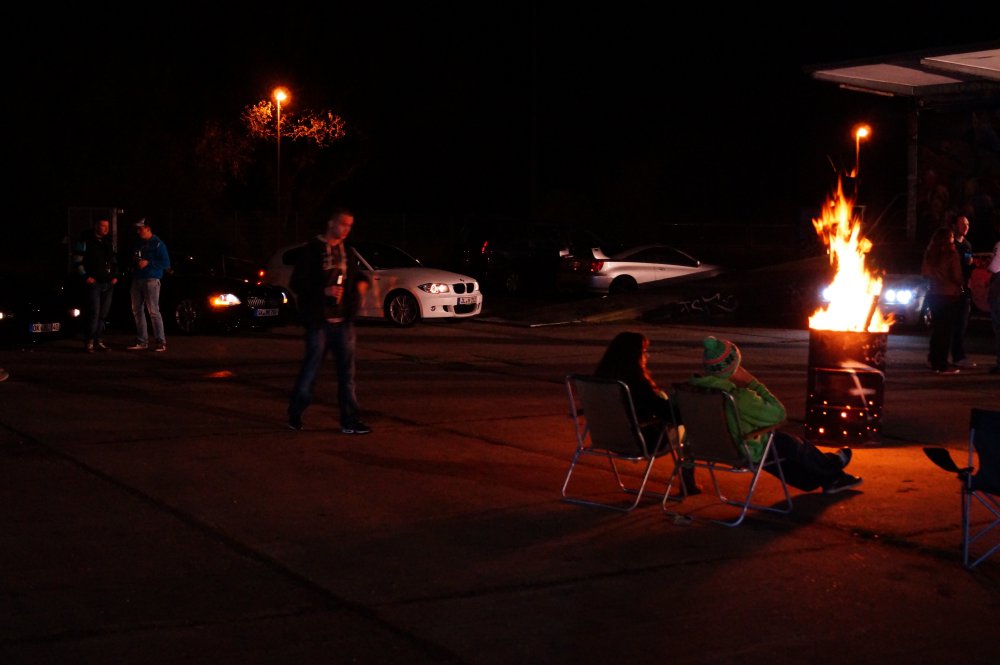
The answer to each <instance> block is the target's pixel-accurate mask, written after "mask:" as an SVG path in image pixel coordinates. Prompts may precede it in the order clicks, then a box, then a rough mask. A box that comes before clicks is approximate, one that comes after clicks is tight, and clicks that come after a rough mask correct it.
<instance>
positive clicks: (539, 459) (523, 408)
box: [0, 312, 1000, 665]
mask: <svg viewBox="0 0 1000 665" xmlns="http://www.w3.org/2000/svg"><path fill="white" fill-rule="evenodd" d="M531 318H532V317H531V315H530V314H529V313H528V312H525V313H524V316H523V317H521V320H519V321H517V324H516V325H512V324H511V323H509V322H500V321H496V322H491V321H489V320H487V319H484V320H482V321H468V322H463V323H459V324H447V325H422V326H416V327H414V328H411V329H395V328H391V327H388V326H384V325H375V324H372V325H367V324H366V325H364V326H362V327H361V329H360V330H359V335H358V338H359V354H360V357H359V368H358V369H359V391H360V397H361V400H362V405H363V406H364V407H365V409H366V421H367V422H369V424H371V425H372V426H373V427H374V432H373V433H372V434H370V435H368V436H365V437H348V436H343V435H341V434H339V432H338V428H337V416H336V408H335V397H334V393H333V390H334V382H333V380H332V377H331V376H330V372H329V371H328V372H326V374H325V376H324V377H323V378H322V379H321V384H320V385H319V387H318V393H317V395H318V397H319V401H318V402H317V403H316V404H315V405H314V406H313V408H311V409H310V410H309V411H308V412H307V414H306V419H305V420H306V429H305V430H304V431H302V432H291V431H289V430H287V429H286V428H285V423H284V409H285V404H286V399H287V396H288V391H289V389H290V387H291V384H292V381H293V379H294V374H295V372H296V370H297V363H298V359H299V354H300V352H301V342H300V340H299V338H298V331H297V330H296V329H294V328H281V329H278V330H275V331H273V332H271V333H269V334H248V335H235V336H231V337H222V336H199V337H186V338H181V337H172V338H171V339H170V340H169V348H170V350H169V351H168V352H167V353H165V354H152V353H145V354H133V353H129V352H126V351H123V350H121V349H122V347H124V346H125V345H126V344H127V343H129V342H130V341H131V339H130V338H129V337H127V336H125V335H120V336H117V337H115V338H113V339H112V342H113V343H114V345H115V346H116V347H117V348H116V349H115V350H113V351H112V352H110V353H107V354H95V355H87V354H84V353H82V351H81V348H80V345H79V344H78V343H77V342H75V341H65V342H58V343H54V344H51V345H46V346H44V347H40V348H38V349H36V350H33V351H29V352H22V351H16V350H10V349H5V350H0V366H2V367H5V368H7V369H8V370H10V371H11V378H10V379H8V380H7V381H6V382H4V383H3V384H0V456H2V458H3V463H2V464H0V515H2V521H0V523H2V524H3V525H4V528H3V535H2V536H0V538H2V545H3V546H2V547H0V598H2V599H3V602H0V662H3V663H5V664H6V663H11V664H14V663H70V662H73V663H125V662H142V663H176V662H190V663H202V662H205V663H207V662H212V663H241V664H242V663H285V662H296V663H329V662H337V663H339V662H356V663H386V662H400V663H402V662H405V663H476V664H480V663H481V664H498V665H499V664H504V665H509V664H510V663H574V664H578V663H603V662H609V661H622V662H625V661H630V660H638V661H640V662H647V661H651V660H654V659H655V660H663V661H665V662H672V663H734V664H735V663H743V664H746V663H770V664H772V665H773V664H783V663H788V664H791V663H796V664H797V663H803V662H810V663H831V664H833V663H836V664H837V665H842V664H843V663H845V662H851V663H876V662H877V663H884V662H888V661H890V660H897V661H900V662H907V663H951V662H956V660H961V661H962V662H964V663H982V664H984V665H985V664H986V663H993V662H995V659H996V647H995V640H991V639H990V635H992V631H993V629H994V627H995V626H996V625H997V622H998V620H1000V558H995V559H993V560H990V561H988V562H986V563H984V564H983V565H982V566H981V567H980V568H979V569H977V570H976V571H975V572H968V571H965V570H963V569H962V567H961V565H960V562H959V559H958V541H959V536H958V533H959V510H958V507H959V493H958V483H957V480H955V479H954V478H953V477H950V476H949V475H948V474H946V473H945V472H943V471H940V470H938V469H937V468H936V467H934V466H933V465H932V464H931V463H930V462H929V461H928V460H927V459H926V458H925V457H924V456H923V454H922V452H921V451H920V447H921V446H923V445H929V444H934V445H945V446H947V447H949V448H950V449H951V450H952V451H953V453H954V454H956V455H958V454H961V452H962V451H964V450H965V448H966V445H967V444H966V441H967V438H966V437H967V431H968V416H969V409H970V408H971V407H982V408H997V405H1000V380H998V379H997V377H995V376H990V375H988V374H986V372H985V369H983V370H981V371H972V372H967V373H963V374H961V375H959V376H954V377H943V376H937V375H934V374H932V373H929V372H928V371H927V370H926V368H925V367H924V365H923V359H924V356H925V354H926V340H925V339H924V338H923V337H922V336H910V335H891V336H890V338H889V348H888V358H887V370H886V371H887V386H886V396H885V409H884V428H883V436H882V437H881V439H880V440H879V441H878V442H874V443H873V444H872V445H867V446H863V447H860V448H858V449H857V450H856V452H855V455H854V461H853V462H852V470H853V471H854V472H855V473H857V474H859V475H861V476H863V477H864V479H865V483H864V485H863V486H862V487H861V488H860V491H859V492H844V493H842V494H838V495H835V496H823V495H821V494H818V493H809V494H803V493H800V492H795V493H794V494H793V499H794V501H795V510H794V512H793V514H792V515H791V516H789V517H776V516H771V515H760V514H753V513H752V514H751V515H750V516H748V517H747V519H746V521H745V522H744V524H743V525H741V526H740V527H738V528H736V529H726V528H724V527H720V526H717V525H714V524H711V523H708V522H706V521H704V520H701V519H696V520H695V521H694V522H693V523H692V524H690V525H688V526H680V525H677V524H674V523H673V522H672V521H671V520H669V519H667V518H666V516H665V515H664V514H663V512H662V510H661V509H660V507H659V505H658V504H656V503H654V502H649V503H648V504H643V505H642V506H640V507H639V508H638V509H637V510H636V511H634V512H633V513H631V514H628V515H621V514H614V513H609V512H607V511H601V510H597V509H588V508H584V507H580V506H575V505H570V504H566V503H564V502H562V501H560V498H559V488H560V486H561V484H562V478H563V475H564V474H565V471H566V465H567V463H568V460H569V456H570V454H571V451H572V448H573V443H574V442H573V439H572V433H571V429H570V423H569V419H568V417H567V403H566V396H565V391H564V386H563V377H564V376H565V375H566V374H567V373H568V372H572V371H589V370H590V369H592V368H593V366H594V364H595V363H596V361H597V359H598V358H599V356H600V353H601V351H602V350H603V347H604V345H605V344H606V343H607V342H608V341H609V340H610V339H611V338H612V337H613V336H614V335H615V334H616V333H617V332H619V331H620V330H624V329H639V330H642V331H643V332H645V333H646V334H647V335H648V336H649V337H650V338H651V339H652V341H653V344H652V348H651V352H652V353H651V366H652V369H653V371H654V374H655V375H656V376H657V377H658V378H659V379H660V380H661V381H668V380H679V379H682V378H684V377H685V376H687V375H688V374H689V373H690V372H692V371H695V370H696V368H697V362H698V358H699V357H700V356H699V354H700V340H701V337H702V336H703V335H704V334H705V331H706V326H705V325H662V324H652V323H644V322H641V321H637V320H631V319H629V317H628V316H627V315H623V316H619V317H612V316H609V315H605V316H604V317H603V320H601V319H602V317H595V318H594V319H593V320H590V322H586V323H566V322H561V323H560V322H559V321H553V320H547V321H541V320H539V321H536V322H532V321H530V320H529V319H531ZM577 318H580V317H577ZM706 325H709V324H706ZM712 333H713V334H716V335H722V336H727V337H729V338H731V339H733V340H734V341H736V342H737V343H738V344H740V345H741V347H742V348H743V352H744V358H745V361H746V362H747V363H748V365H749V366H752V367H753V368H754V370H755V372H756V373H757V374H758V375H759V376H760V377H761V378H762V379H763V380H764V381H765V382H766V383H767V384H768V385H769V386H770V387H771V388H772V389H773V390H774V391H775V392H776V393H777V394H778V395H779V396H781V397H782V399H783V400H784V401H785V402H786V406H787V407H788V410H789V414H790V416H791V418H792V420H791V422H790V427H792V428H801V425H802V414H803V408H804V402H805V394H804V393H805V379H806V359H807V352H808V333H807V332H806V331H803V330H789V329H779V328H746V327H731V326H726V325H718V326H713V327H712ZM970 341H971V344H970V348H971V350H972V351H973V357H974V358H975V359H977V360H979V361H981V363H983V364H984V363H986V362H988V361H989V360H990V358H991V357H990V356H989V355H988V354H989V351H990V349H991V348H992V347H991V346H990V344H991V343H992V339H991V337H988V336H987V335H985V334H979V333H976V335H975V337H974V339H971V340H970ZM666 470H667V469H666V467H665V466H664V467H663V468H661V469H659V473H657V472H654V473H657V478H656V480H655V481H656V482H662V478H663V477H664V476H663V472H665V471H666ZM584 471H585V473H583V474H582V476H581V480H583V481H585V482H594V483H596V482H597V481H598V480H599V476H598V475H597V473H598V471H599V469H598V468H597V467H595V466H590V467H588V468H586V469H585V470H584ZM767 480H768V479H767V478H765V479H764V480H763V481H762V482H763V483H765V485H764V486H762V488H761V490H760V491H762V492H764V494H763V495H762V496H763V498H765V499H767V497H768V496H775V495H774V494H773V489H774V488H773V486H772V485H769V484H767V483H766V481H767ZM691 501H692V503H691V504H690V505H691V507H692V508H694V509H697V515H699V516H709V515H711V514H712V512H713V511H714V510H717V508H715V507H714V506H712V505H710V504H709V502H708V498H707V497H704V496H702V497H694V498H692V499H691Z"/></svg>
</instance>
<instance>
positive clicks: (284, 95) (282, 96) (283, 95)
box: [274, 88, 290, 233]
mask: <svg viewBox="0 0 1000 665" xmlns="http://www.w3.org/2000/svg"><path fill="white" fill-rule="evenodd" d="M289 97H290V95H289V94H288V90H286V89H285V88H275V89H274V101H275V102H277V105H278V123H277V131H278V182H277V188H276V195H275V198H276V200H277V208H278V229H279V233H280V229H281V102H283V101H285V100H286V99H288V98H289Z"/></svg>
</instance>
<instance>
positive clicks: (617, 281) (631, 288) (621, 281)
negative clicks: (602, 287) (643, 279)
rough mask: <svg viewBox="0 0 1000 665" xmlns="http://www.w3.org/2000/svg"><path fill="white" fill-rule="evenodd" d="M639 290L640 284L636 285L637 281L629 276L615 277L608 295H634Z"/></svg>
mask: <svg viewBox="0 0 1000 665" xmlns="http://www.w3.org/2000/svg"><path fill="white" fill-rule="evenodd" d="M638 289H639V284H638V283H636V281H635V279H634V278H632V277H629V276H628V275H622V276H621V277H615V278H614V280H613V281H612V282H611V285H610V286H609V287H608V293H610V294H617V293H634V292H635V291H637V290H638Z"/></svg>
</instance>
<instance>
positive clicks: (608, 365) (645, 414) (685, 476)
mask: <svg viewBox="0 0 1000 665" xmlns="http://www.w3.org/2000/svg"><path fill="white" fill-rule="evenodd" d="M648 357H649V339H648V338H647V337H646V336H645V335H643V334H642V333H637V332H623V333H619V334H618V335H616V336H615V338H614V339H613V340H611V343H610V344H609V345H608V348H607V349H606V350H605V351H604V356H603V357H602V358H601V362H599V363H598V364H597V369H596V370H595V371H594V376H597V377H600V378H604V379H616V380H618V381H624V382H625V385H627V386H628V389H629V392H630V393H631V394H632V405H633V406H634V407H635V415H636V417H637V418H638V419H639V422H641V423H649V425H647V426H645V427H643V428H642V429H643V436H644V437H645V438H646V440H647V441H655V440H656V434H655V433H656V432H657V431H658V428H660V427H663V426H664V425H666V426H667V427H670V428H673V427H675V425H679V424H680V423H675V422H674V416H673V414H672V413H671V408H670V398H669V397H668V396H667V393H666V392H665V391H663V390H662V389H661V388H660V387H659V386H657V385H656V381H654V380H653V377H652V375H651V374H650V373H649V369H648V368H647V367H646V360H647V358H648ZM675 435H676V434H675ZM682 480H683V481H684V487H685V488H686V489H687V493H688V494H698V493H699V492H701V488H700V487H698V486H697V485H696V484H695V482H694V469H693V468H688V467H685V468H684V469H683V473H682Z"/></svg>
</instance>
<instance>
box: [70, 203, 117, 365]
mask: <svg viewBox="0 0 1000 665" xmlns="http://www.w3.org/2000/svg"><path fill="white" fill-rule="evenodd" d="M72 258H73V271H74V272H75V273H76V275H77V276H78V277H80V278H81V279H82V280H83V284H82V288H83V303H84V310H85V311H84V318H83V335H84V349H85V350H86V351H87V353H93V352H94V351H95V350H97V351H107V350H108V345H107V344H105V343H104V339H103V338H104V325H105V321H106V320H107V318H108V312H109V311H110V310H111V298H112V296H113V295H114V286H115V284H116V283H118V259H117V257H116V256H115V246H114V243H113V242H112V241H111V222H109V221H108V220H107V219H99V220H97V221H96V222H94V226H93V228H91V229H87V230H86V231H84V232H83V234H82V235H81V236H80V240H79V242H77V243H76V245H74V246H73V257H72Z"/></svg>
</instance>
